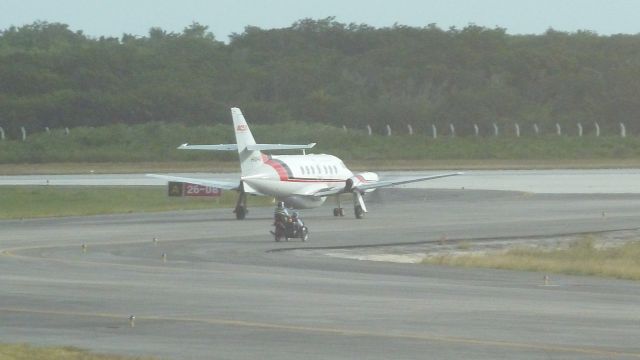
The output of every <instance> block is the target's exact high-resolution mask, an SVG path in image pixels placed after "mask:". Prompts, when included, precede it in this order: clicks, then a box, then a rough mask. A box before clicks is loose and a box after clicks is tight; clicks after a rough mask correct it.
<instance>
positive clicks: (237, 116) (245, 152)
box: [231, 108, 262, 176]
mask: <svg viewBox="0 0 640 360" xmlns="http://www.w3.org/2000/svg"><path fill="white" fill-rule="evenodd" d="M231 117H232V118H233V130H234V132H235V134H236V144H237V145H238V155H239V157H240V169H241V170H242V176H246V175H252V174H254V173H255V171H256V169H257V168H259V165H260V164H262V153H261V152H260V151H259V150H253V149H252V150H249V148H248V147H249V146H250V145H256V141H255V139H254V138H253V135H252V134H251V130H250V129H249V125H247V121H246V120H245V119H244V115H242V111H240V109H238V108H231Z"/></svg>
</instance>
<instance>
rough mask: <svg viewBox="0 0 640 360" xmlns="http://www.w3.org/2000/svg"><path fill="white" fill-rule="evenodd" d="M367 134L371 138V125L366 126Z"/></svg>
mask: <svg viewBox="0 0 640 360" xmlns="http://www.w3.org/2000/svg"><path fill="white" fill-rule="evenodd" d="M367 133H368V134H369V136H371V125H368V124H367Z"/></svg>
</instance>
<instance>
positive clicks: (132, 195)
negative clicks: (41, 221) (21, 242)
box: [0, 186, 272, 219]
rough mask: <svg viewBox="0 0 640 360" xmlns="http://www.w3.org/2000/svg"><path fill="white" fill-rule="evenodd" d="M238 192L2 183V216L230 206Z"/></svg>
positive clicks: (260, 202) (256, 200) (253, 202)
mask: <svg viewBox="0 0 640 360" xmlns="http://www.w3.org/2000/svg"><path fill="white" fill-rule="evenodd" d="M236 198H237V194H236V192H234V191H224V192H223V193H222V196H221V197H220V198H219V199H216V198H204V197H201V198H175V197H168V196H167V189H166V187H155V186H154V187H107V186H92V187H79V186H1V187H0V204H2V206H0V219H20V218H36V217H57V216H75V215H97V214H115V213H133V212H151V211H170V210H190V209H210V208H229V209H232V208H233V207H234V206H235V202H236ZM271 200H272V199H271V198H267V197H250V198H249V206H265V205H270V204H271Z"/></svg>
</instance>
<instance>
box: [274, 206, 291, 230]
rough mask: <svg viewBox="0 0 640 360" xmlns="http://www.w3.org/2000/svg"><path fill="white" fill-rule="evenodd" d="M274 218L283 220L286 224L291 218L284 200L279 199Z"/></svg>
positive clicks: (276, 220)
mask: <svg viewBox="0 0 640 360" xmlns="http://www.w3.org/2000/svg"><path fill="white" fill-rule="evenodd" d="M273 219H274V221H275V222H278V221H280V222H282V223H283V224H285V223H286V222H287V220H288V219H289V210H288V209H287V208H286V207H285V206H284V201H278V205H277V206H276V209H275V211H274V213H273Z"/></svg>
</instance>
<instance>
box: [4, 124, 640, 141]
mask: <svg viewBox="0 0 640 360" xmlns="http://www.w3.org/2000/svg"><path fill="white" fill-rule="evenodd" d="M43 130H44V132H45V133H47V134H52V133H53V131H52V130H51V129H49V127H45V128H44V129H43ZM342 130H343V131H344V132H348V131H349V128H348V127H347V126H346V125H343V126H342ZM376 130H377V129H376ZM465 130H466V131H465V132H464V133H463V134H462V135H459V134H457V133H456V126H455V125H454V124H452V123H450V124H447V125H442V124H431V125H430V126H427V127H426V128H425V129H424V130H423V131H415V130H414V127H413V126H412V125H411V124H406V126H405V127H404V129H403V131H396V132H394V131H393V130H392V127H391V125H389V124H387V125H385V127H384V129H383V130H382V131H375V130H374V128H373V127H372V126H371V125H367V126H366V127H365V132H366V133H367V135H369V136H373V135H374V134H376V135H385V136H393V135H418V134H421V135H425V136H427V137H431V138H433V139H437V138H438V137H449V138H451V137H456V136H465V137H469V136H472V137H499V136H511V137H522V136H550V135H551V136H577V137H583V136H595V137H599V136H600V135H603V136H604V135H607V136H619V137H622V138H624V137H627V127H626V125H625V124H624V123H618V129H617V131H612V130H611V129H609V131H608V132H606V133H605V131H602V130H601V127H600V125H599V124H598V123H597V122H596V123H593V124H590V127H589V128H587V127H586V126H584V125H582V123H576V125H575V127H573V128H564V129H563V127H562V126H561V125H560V124H559V123H556V124H555V126H554V127H553V128H552V129H551V130H550V131H549V130H548V129H547V131H543V129H542V127H541V126H539V125H538V124H535V123H534V124H533V125H528V126H521V125H520V124H518V123H513V124H512V125H511V126H502V127H501V126H500V125H498V124H497V123H493V124H492V126H491V127H490V128H489V129H482V128H481V127H480V126H478V124H473V125H472V127H471V131H469V130H470V129H469V128H468V126H467V128H466V129H465ZM34 132H38V131H34ZM40 132H41V131H40ZM70 132H71V130H69V128H68V127H65V128H64V129H62V131H56V133H60V134H63V135H69V133H70ZM29 133H30V132H29V131H28V130H27V128H26V127H24V126H22V127H20V132H19V134H18V135H17V137H16V139H18V140H22V141H27V138H28V134H29ZM631 135H633V134H631ZM8 138H9V136H8V135H7V134H6V133H5V130H4V129H3V128H2V127H1V126H0V141H4V140H6V139H8Z"/></svg>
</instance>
